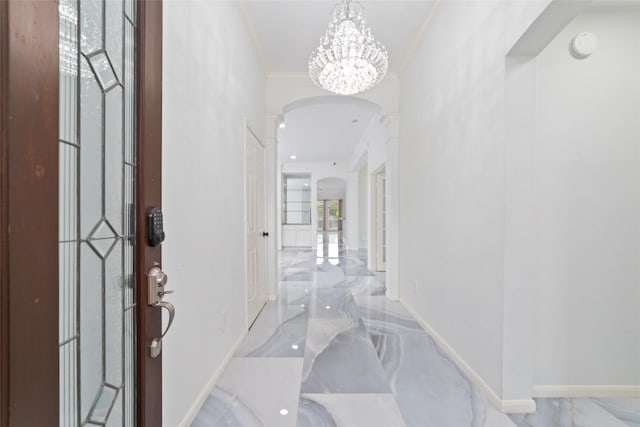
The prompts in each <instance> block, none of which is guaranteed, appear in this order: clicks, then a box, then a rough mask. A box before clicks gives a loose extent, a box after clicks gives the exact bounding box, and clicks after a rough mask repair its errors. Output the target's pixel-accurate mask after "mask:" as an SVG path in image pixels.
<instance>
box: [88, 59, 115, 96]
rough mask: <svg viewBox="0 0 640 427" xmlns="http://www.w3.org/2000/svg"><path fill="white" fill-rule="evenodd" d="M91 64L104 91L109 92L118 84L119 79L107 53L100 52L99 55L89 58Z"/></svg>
mask: <svg viewBox="0 0 640 427" xmlns="http://www.w3.org/2000/svg"><path fill="white" fill-rule="evenodd" d="M89 62H91V67H92V68H93V71H94V72H95V75H96V77H97V79H98V83H100V87H102V90H103V91H107V90H109V89H110V88H112V87H113V86H114V85H115V84H117V83H118V79H117V77H116V75H115V73H114V71H113V67H112V65H111V60H110V58H109V57H108V56H107V54H106V53H104V52H100V53H98V54H97V55H94V56H91V57H89Z"/></svg>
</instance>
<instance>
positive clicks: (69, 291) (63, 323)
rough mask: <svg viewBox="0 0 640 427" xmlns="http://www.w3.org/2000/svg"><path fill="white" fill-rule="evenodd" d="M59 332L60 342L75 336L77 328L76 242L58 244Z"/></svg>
mask: <svg viewBox="0 0 640 427" xmlns="http://www.w3.org/2000/svg"><path fill="white" fill-rule="evenodd" d="M58 257H59V269H58V274H59V285H58V292H59V295H60V296H59V307H60V309H59V311H60V315H59V322H58V323H59V325H60V327H59V334H58V339H59V342H60V344H63V343H64V342H65V341H68V340H70V339H71V338H73V337H75V336H76V335H77V333H78V330H77V323H76V322H77V316H76V303H77V284H78V275H77V271H78V270H77V269H78V244H77V243H76V242H68V243H60V245H59V254H58Z"/></svg>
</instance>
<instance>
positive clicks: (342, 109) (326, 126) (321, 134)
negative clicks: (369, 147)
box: [278, 102, 376, 166]
mask: <svg viewBox="0 0 640 427" xmlns="http://www.w3.org/2000/svg"><path fill="white" fill-rule="evenodd" d="M375 114H376V111H375V110H374V109H372V108H371V107H369V108H367V107H366V106H363V105H361V104H350V103H345V102H341V103H337V102H336V103H321V104H311V105H306V106H303V107H300V108H296V109H294V110H291V111H288V112H287V113H285V115H284V121H285V123H286V125H287V127H286V128H284V129H278V160H279V161H280V162H295V163H312V162H322V163H332V162H335V163H338V164H340V165H341V166H343V165H344V164H346V163H347V162H348V161H349V160H350V159H351V154H352V153H353V151H354V149H355V148H356V145H357V144H358V142H360V139H361V138H362V134H363V133H364V131H365V130H366V129H367V126H368V125H369V122H370V121H371V119H372V118H373V116H374V115H375ZM354 120H355V122H354ZM292 155H295V156H296V159H295V160H292V159H290V156H292Z"/></svg>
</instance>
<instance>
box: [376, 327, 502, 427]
mask: <svg viewBox="0 0 640 427" xmlns="http://www.w3.org/2000/svg"><path fill="white" fill-rule="evenodd" d="M372 339H373V342H374V344H375V346H376V350H377V352H378V355H379V357H380V360H381V362H382V366H383V369H384V371H385V378H386V380H387V382H388V383H389V384H390V386H391V389H392V391H393V393H394V395H395V396H396V399H397V400H398V405H399V406H400V411H401V412H402V415H403V416H404V419H405V421H406V423H407V426H409V427H414V426H415V427H429V426H433V427H440V426H473V427H480V426H486V427H490V426H492V424H486V422H487V420H488V418H491V420H492V421H491V422H492V423H494V424H496V423H498V422H501V423H503V425H513V423H511V421H510V420H509V419H508V417H506V416H505V415H502V414H499V413H497V411H495V413H494V412H493V411H490V410H489V406H488V405H487V404H486V401H485V400H484V398H483V396H482V395H481V393H479V392H478V391H477V390H475V389H474V388H473V387H472V386H471V384H470V383H469V381H467V380H466V379H465V378H464V377H463V376H462V374H461V373H460V372H459V371H458V369H457V368H456V366H455V365H454V364H453V362H451V361H450V360H448V359H447V358H446V357H445V356H444V355H443V354H442V353H441V352H440V351H439V349H438V348H437V347H436V345H435V343H434V342H433V340H432V339H431V337H430V336H429V335H427V334H410V335H391V334H386V335H373V336H372ZM488 414H489V415H490V417H488V416H487V415H488Z"/></svg>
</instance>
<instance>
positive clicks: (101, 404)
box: [89, 385, 118, 423]
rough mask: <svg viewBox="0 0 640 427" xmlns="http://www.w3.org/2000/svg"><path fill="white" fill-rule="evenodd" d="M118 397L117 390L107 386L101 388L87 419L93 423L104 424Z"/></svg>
mask: <svg viewBox="0 0 640 427" xmlns="http://www.w3.org/2000/svg"><path fill="white" fill-rule="evenodd" d="M117 396H118V390H117V389H115V388H113V387H110V386H108V385H104V386H102V388H101V389H100V392H99V393H98V395H97V397H96V403H95V405H94V406H93V408H91V414H90V415H89V419H90V420H91V421H94V422H98V423H104V422H105V421H106V419H107V416H108V415H109V412H110V411H111V407H112V406H113V404H114V403H115V400H116V397H117Z"/></svg>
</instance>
